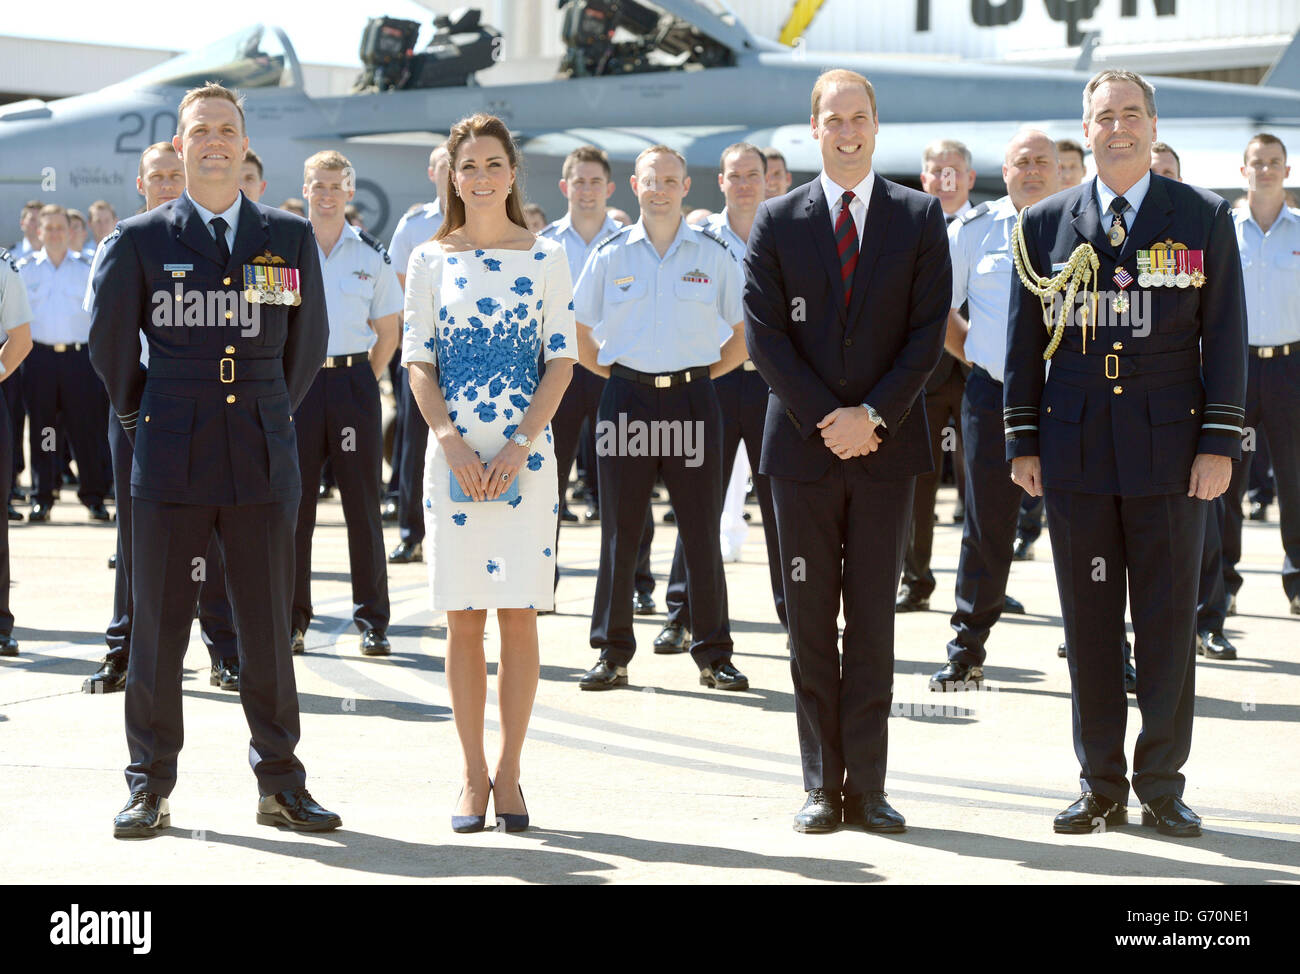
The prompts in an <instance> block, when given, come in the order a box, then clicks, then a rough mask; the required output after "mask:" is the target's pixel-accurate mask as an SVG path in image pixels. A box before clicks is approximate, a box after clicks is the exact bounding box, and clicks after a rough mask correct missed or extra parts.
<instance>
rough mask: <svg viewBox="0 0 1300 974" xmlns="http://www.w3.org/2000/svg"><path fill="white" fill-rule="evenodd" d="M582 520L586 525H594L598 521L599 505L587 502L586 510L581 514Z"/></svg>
mask: <svg viewBox="0 0 1300 974" xmlns="http://www.w3.org/2000/svg"><path fill="white" fill-rule="evenodd" d="M582 519H583V520H584V521H586V522H587V523H588V524H594V523H595V522H597V521H599V520H600V505H599V504H592V503H590V502H588V504H587V509H586V510H585V511H583V512H582Z"/></svg>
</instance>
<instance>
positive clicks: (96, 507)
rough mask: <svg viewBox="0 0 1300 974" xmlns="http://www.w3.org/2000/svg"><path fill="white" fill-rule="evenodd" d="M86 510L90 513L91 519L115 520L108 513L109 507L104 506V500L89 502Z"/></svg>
mask: <svg viewBox="0 0 1300 974" xmlns="http://www.w3.org/2000/svg"><path fill="white" fill-rule="evenodd" d="M86 510H87V511H88V512H89V513H90V519H91V520H92V521H111V520H113V516H112V515H111V514H109V513H108V508H107V507H105V506H104V502H103V501H100V502H99V503H98V504H87V505H86Z"/></svg>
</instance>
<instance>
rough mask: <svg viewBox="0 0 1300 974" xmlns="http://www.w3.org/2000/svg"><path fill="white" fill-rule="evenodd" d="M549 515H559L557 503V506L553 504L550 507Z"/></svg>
mask: <svg viewBox="0 0 1300 974" xmlns="http://www.w3.org/2000/svg"><path fill="white" fill-rule="evenodd" d="M551 513H552V514H559V513H560V505H559V504H558V503H557V504H553V505H552V506H551Z"/></svg>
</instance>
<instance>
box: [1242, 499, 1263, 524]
mask: <svg viewBox="0 0 1300 974" xmlns="http://www.w3.org/2000/svg"><path fill="white" fill-rule="evenodd" d="M1246 517H1248V518H1249V519H1250V520H1252V521H1267V520H1268V505H1267V504H1261V503H1260V502H1259V501H1251V502H1250V513H1249V514H1247V515H1246Z"/></svg>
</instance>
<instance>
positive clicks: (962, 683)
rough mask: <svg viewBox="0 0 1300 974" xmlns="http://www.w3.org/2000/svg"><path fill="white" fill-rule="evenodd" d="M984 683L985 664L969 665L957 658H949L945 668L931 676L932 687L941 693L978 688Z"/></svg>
mask: <svg viewBox="0 0 1300 974" xmlns="http://www.w3.org/2000/svg"><path fill="white" fill-rule="evenodd" d="M983 683H984V667H983V666H967V665H966V664H965V663H958V662H956V661H955V660H948V662H947V663H945V664H944V667H943V669H941V670H940V671H939V672H938V673H936V674H935V675H934V676H932V677H930V689H931V690H936V691H938V692H939V693H956V692H958V691H960V690H978V689H979V688H980V686H981V685H982V684H983Z"/></svg>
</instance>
